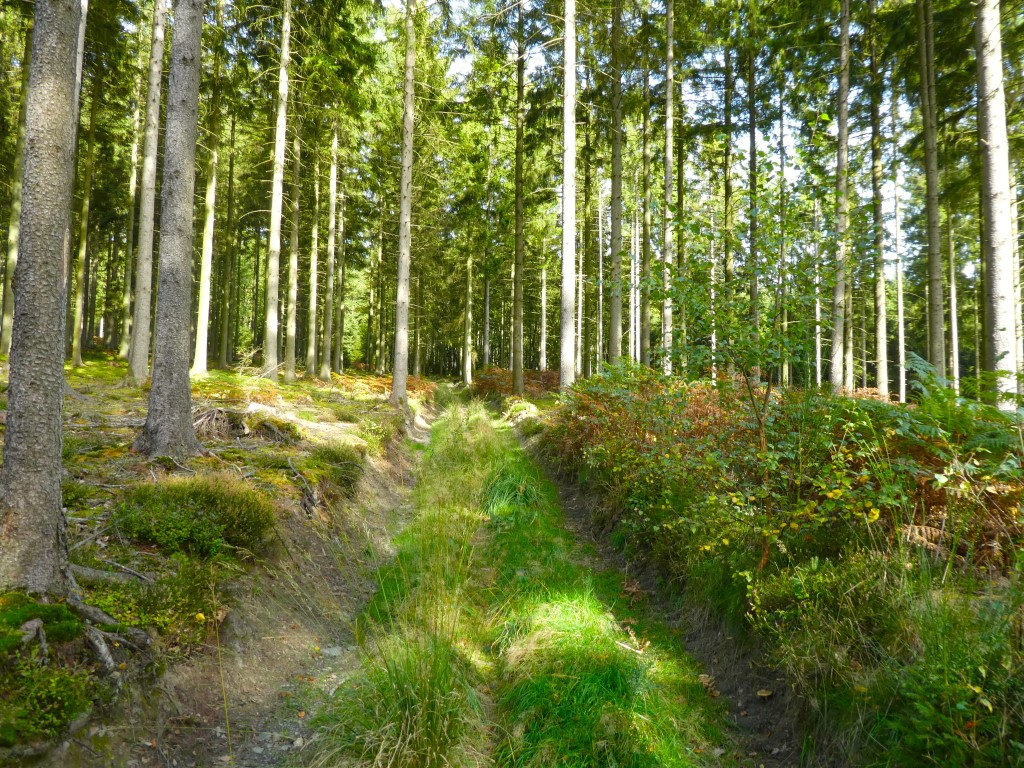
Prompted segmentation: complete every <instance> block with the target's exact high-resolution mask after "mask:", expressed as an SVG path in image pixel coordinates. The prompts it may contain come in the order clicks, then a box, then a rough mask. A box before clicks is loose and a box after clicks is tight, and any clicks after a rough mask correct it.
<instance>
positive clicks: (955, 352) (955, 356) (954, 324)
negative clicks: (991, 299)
mask: <svg viewBox="0 0 1024 768" xmlns="http://www.w3.org/2000/svg"><path fill="white" fill-rule="evenodd" d="M946 236H947V239H948V246H949V375H950V376H951V377H952V382H953V392H955V393H956V394H958V395H959V394H960V321H959V319H958V317H957V313H958V312H959V308H958V307H957V301H956V276H957V273H958V272H959V270H958V269H957V266H956V241H955V239H954V231H953V213H952V211H950V209H949V208H948V207H947V208H946ZM1014 315H1015V317H1016V318H1020V313H1019V312H1015V313H1014Z"/></svg>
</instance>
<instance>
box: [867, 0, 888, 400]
mask: <svg viewBox="0 0 1024 768" xmlns="http://www.w3.org/2000/svg"><path fill="white" fill-rule="evenodd" d="M868 10H869V14H870V16H871V43H870V46H871V50H870V60H871V80H872V88H871V225H872V228H873V232H872V233H873V235H874V251H875V379H876V383H877V387H878V394H879V395H880V396H881V397H883V398H885V399H886V400H888V399H889V328H888V319H887V317H886V296H885V289H886V286H885V220H884V217H883V215H882V115H881V111H882V110H881V104H882V92H883V88H884V83H883V80H882V73H881V71H880V68H879V64H878V20H877V17H876V0H869V1H868Z"/></svg>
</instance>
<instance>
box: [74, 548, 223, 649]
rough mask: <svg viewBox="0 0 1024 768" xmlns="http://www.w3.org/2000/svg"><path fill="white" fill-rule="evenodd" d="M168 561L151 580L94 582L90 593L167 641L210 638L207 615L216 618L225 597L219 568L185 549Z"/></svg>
mask: <svg viewBox="0 0 1024 768" xmlns="http://www.w3.org/2000/svg"><path fill="white" fill-rule="evenodd" d="M170 566H171V569H170V571H169V572H168V573H166V574H164V575H162V576H160V578H158V579H157V580H156V581H155V582H153V583H149V582H142V581H126V582H101V583H97V584H93V585H91V586H90V588H89V590H88V593H87V599H88V601H89V603H90V604H92V605H95V606H96V607H97V608H100V609H102V610H104V611H106V612H107V613H109V614H110V615H111V616H113V617H114V618H115V619H117V620H118V621H119V622H120V623H122V624H125V625H128V626H133V627H141V628H149V627H152V628H154V629H156V630H157V631H158V632H159V633H160V634H161V636H162V637H163V638H164V639H165V647H167V648H173V649H175V650H176V651H182V652H184V651H187V650H188V649H189V648H192V647H195V646H197V645H199V644H200V643H202V642H203V641H204V640H205V639H206V631H207V626H206V618H213V617H214V615H215V608H216V605H218V604H222V603H223V602H224V599H223V597H218V596H217V594H216V589H217V582H218V578H219V569H218V567H217V566H216V564H214V563H211V562H200V561H196V560H193V559H191V558H189V557H186V556H185V555H181V554H178V555H175V556H173V557H172V558H171V563H170ZM200 616H202V617H204V618H203V619H199V618H198V617H200Z"/></svg>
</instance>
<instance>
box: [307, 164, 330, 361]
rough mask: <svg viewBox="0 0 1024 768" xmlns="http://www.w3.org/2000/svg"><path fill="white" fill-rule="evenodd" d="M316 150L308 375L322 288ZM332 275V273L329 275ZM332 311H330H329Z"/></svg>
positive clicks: (310, 262) (315, 337) (318, 178)
mask: <svg viewBox="0 0 1024 768" xmlns="http://www.w3.org/2000/svg"><path fill="white" fill-rule="evenodd" d="M319 149H320V148H319V146H317V148H316V150H317V151H316V153H315V155H314V157H315V158H316V161H315V162H314V163H313V227H312V230H311V231H310V233H309V296H307V297H306V299H307V302H308V303H307V304H306V307H307V310H306V373H308V374H312V373H313V371H315V370H316V342H317V300H318V299H319V296H318V293H319V288H320V286H319V285H318V279H319V277H320V275H319V274H318V273H319V270H320V151H319ZM328 274H330V273H328ZM328 311H330V310H328Z"/></svg>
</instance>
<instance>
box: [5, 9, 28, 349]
mask: <svg viewBox="0 0 1024 768" xmlns="http://www.w3.org/2000/svg"><path fill="white" fill-rule="evenodd" d="M32 29H33V28H32V22H31V21H30V22H29V23H28V24H27V25H26V27H25V50H24V52H23V53H22V57H21V101H20V106H19V107H18V139H17V141H16V142H15V145H14V168H13V169H12V170H11V214H10V218H9V219H8V223H7V266H6V268H5V270H4V293H3V319H2V321H0V355H5V356H6V355H9V354H10V352H11V324H12V323H13V322H14V287H13V284H14V272H15V270H16V269H17V267H18V236H19V233H20V225H21V199H22V177H21V176H22V167H23V165H24V162H25V110H26V107H27V105H28V83H29V73H30V72H31V69H32Z"/></svg>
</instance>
